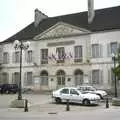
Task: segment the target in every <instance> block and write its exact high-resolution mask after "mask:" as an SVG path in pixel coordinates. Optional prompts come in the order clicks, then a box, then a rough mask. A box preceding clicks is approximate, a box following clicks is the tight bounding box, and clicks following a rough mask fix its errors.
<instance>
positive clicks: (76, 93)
mask: <svg viewBox="0 0 120 120" xmlns="http://www.w3.org/2000/svg"><path fill="white" fill-rule="evenodd" d="M70 94H75V95H79V93H78V92H77V91H76V90H75V89H71V90H70Z"/></svg>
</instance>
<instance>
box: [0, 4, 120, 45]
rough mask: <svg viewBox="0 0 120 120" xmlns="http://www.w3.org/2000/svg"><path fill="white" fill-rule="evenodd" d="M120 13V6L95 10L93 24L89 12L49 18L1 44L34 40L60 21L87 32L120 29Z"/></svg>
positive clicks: (28, 27)
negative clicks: (89, 19)
mask: <svg viewBox="0 0 120 120" xmlns="http://www.w3.org/2000/svg"><path fill="white" fill-rule="evenodd" d="M119 11H120V6H117V7H111V8H104V9H99V10H95V18H94V20H93V22H92V23H91V24H88V15H87V11H85V12H80V13H75V14H68V15H63V16H57V17H48V18H46V19H44V20H42V21H41V22H40V23H39V25H38V26H37V27H35V26H34V22H32V23H31V24H29V25H28V26H27V27H25V28H24V29H22V30H21V31H20V32H18V33H16V34H15V35H13V36H12V37H10V38H8V39H6V40H4V41H3V42H1V43H6V42H13V41H14V40H16V39H18V40H27V39H33V37H35V36H36V35H38V34H40V33H42V32H43V31H45V30H47V29H48V28H50V27H51V26H53V25H55V24H56V23H57V22H60V21H62V22H66V23H68V24H71V25H74V26H77V27H82V28H85V29H87V30H90V31H91V32H96V31H104V30H111V29H119V28H120V14H119Z"/></svg>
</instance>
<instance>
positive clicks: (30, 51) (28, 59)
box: [27, 50, 32, 63]
mask: <svg viewBox="0 0 120 120" xmlns="http://www.w3.org/2000/svg"><path fill="white" fill-rule="evenodd" d="M27 62H28V63H31V62H32V50H29V51H28V55H27Z"/></svg>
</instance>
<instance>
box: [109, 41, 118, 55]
mask: <svg viewBox="0 0 120 120" xmlns="http://www.w3.org/2000/svg"><path fill="white" fill-rule="evenodd" d="M110 48H111V53H114V54H115V53H117V42H112V43H110Z"/></svg>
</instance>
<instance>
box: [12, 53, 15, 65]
mask: <svg viewBox="0 0 120 120" xmlns="http://www.w3.org/2000/svg"><path fill="white" fill-rule="evenodd" d="M12 63H15V52H13V54H12Z"/></svg>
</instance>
